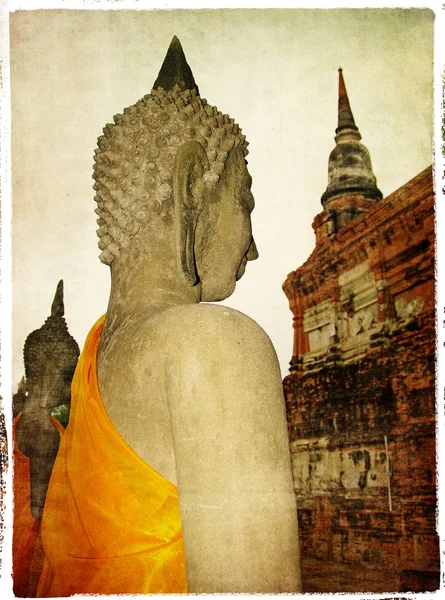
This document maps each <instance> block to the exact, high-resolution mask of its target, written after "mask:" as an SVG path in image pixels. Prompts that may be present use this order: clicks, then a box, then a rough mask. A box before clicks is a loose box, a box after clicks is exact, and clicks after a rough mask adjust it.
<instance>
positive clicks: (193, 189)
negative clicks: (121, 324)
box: [93, 38, 258, 301]
mask: <svg viewBox="0 0 445 600" xmlns="http://www.w3.org/2000/svg"><path fill="white" fill-rule="evenodd" d="M247 153H248V150H247V142H246V139H245V136H244V135H243V134H242V133H241V129H240V128H239V126H238V125H237V124H236V123H235V122H234V120H233V119H232V118H230V117H229V116H228V115H225V114H222V113H221V112H220V111H219V110H218V109H217V108H215V107H213V106H210V105H209V104H208V103H207V101H206V100H205V99H204V98H201V97H200V96H199V91H198V88H197V86H196V84H195V82H194V79H193V75H192V73H191V70H190V67H189V66H188V64H187V62H186V60H185V57H184V54H183V52H182V48H181V45H180V44H179V41H178V40H177V38H173V41H172V43H171V45H170V48H169V51H168V53H167V56H166V58H165V61H164V64H163V66H162V68H161V71H160V73H159V76H158V78H157V80H156V82H155V84H154V86H153V90H152V91H151V93H150V94H148V95H146V96H144V97H143V98H142V99H141V100H139V101H138V102H137V103H136V104H134V105H133V106H130V107H129V108H126V109H124V111H123V114H117V115H115V117H114V124H107V125H106V126H105V128H104V130H103V135H102V136H101V137H100V138H99V139H98V148H97V149H96V151H95V161H96V162H95V165H94V175H93V176H94V179H95V184H94V186H93V187H94V189H95V190H96V196H95V200H96V202H97V208H96V211H95V212H96V213H97V214H98V216H99V219H98V221H97V222H98V224H99V229H98V232H97V233H98V236H99V238H100V241H99V248H100V249H101V251H102V252H101V254H100V260H101V261H102V262H103V263H105V264H108V265H111V264H112V263H113V261H115V260H116V259H118V260H120V259H121V258H122V255H123V254H125V251H126V249H127V248H130V247H131V246H133V245H134V244H137V243H138V240H140V239H141V237H142V236H145V235H146V233H147V231H151V232H157V233H156V235H153V236H152V237H150V238H149V239H150V240H151V239H153V243H156V237H157V238H159V232H162V231H164V232H165V231H167V230H174V235H175V240H176V256H177V260H178V265H179V268H180V271H181V272H182V273H183V275H184V277H185V279H186V281H187V282H188V283H189V284H190V285H192V286H193V285H196V284H197V283H201V286H202V293H201V299H203V300H207V301H209V300H221V299H223V298H225V297H227V296H229V295H230V294H231V293H232V292H233V289H234V287H235V281H236V280H237V279H239V278H240V277H241V276H242V274H243V273H244V268H245V265H246V262H247V260H253V259H255V258H257V256H258V254H257V251H256V248H255V243H254V241H253V238H252V232H251V223H250V212H251V210H252V209H253V204H254V203H253V197H252V194H251V192H250V186H251V177H250V175H249V173H248V171H247V166H246V165H247V163H246V160H245V156H246V155H247ZM161 235H162V234H161Z"/></svg>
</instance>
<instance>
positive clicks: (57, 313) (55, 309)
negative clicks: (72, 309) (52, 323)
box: [51, 279, 65, 317]
mask: <svg viewBox="0 0 445 600" xmlns="http://www.w3.org/2000/svg"><path fill="white" fill-rule="evenodd" d="M64 314H65V306H64V304H63V279H61V280H60V281H59V283H58V284H57V289H56V293H55V295H54V300H53V303H52V305H51V316H52V317H63V315H64Z"/></svg>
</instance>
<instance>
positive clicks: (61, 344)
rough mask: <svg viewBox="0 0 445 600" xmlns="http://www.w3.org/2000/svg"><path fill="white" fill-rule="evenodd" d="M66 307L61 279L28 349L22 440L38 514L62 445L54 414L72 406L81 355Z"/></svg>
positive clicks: (19, 434)
mask: <svg viewBox="0 0 445 600" xmlns="http://www.w3.org/2000/svg"><path fill="white" fill-rule="evenodd" d="M64 313H65V309H64V303H63V281H59V283H58V285H57V289H56V293H55V296H54V300H53V303H52V306H51V315H50V316H49V317H48V318H47V319H46V321H45V323H44V324H43V325H42V327H40V329H36V330H35V331H33V332H32V333H30V334H29V335H28V337H27V338H26V341H25V346H24V349H23V357H24V362H25V374H26V380H25V382H24V384H23V385H22V397H23V398H24V401H23V402H22V407H21V412H22V414H21V417H20V419H19V420H18V423H17V425H16V443H17V446H18V447H19V449H20V451H21V452H22V453H23V454H24V455H25V456H26V457H27V458H29V463H30V486H31V507H30V508H31V513H32V515H33V517H34V518H36V519H40V518H41V517H42V511H43V506H44V503H45V496H46V490H47V487H48V482H49V479H50V476H51V470H52V468H53V464H54V460H55V458H56V454H57V450H58V447H59V433H58V431H57V429H56V427H55V426H54V424H53V423H52V422H51V414H52V413H54V411H55V409H57V408H60V411H56V413H57V414H58V412H60V413H66V414H67V413H68V411H69V403H70V385H71V380H72V377H73V373H74V369H75V368H76V363H77V359H78V357H79V347H78V345H77V342H76V340H75V339H74V338H73V337H72V336H71V335H70V333H69V331H68V327H67V324H66V321H65V318H64ZM23 388H24V390H25V393H23ZM65 424H66V423H64V425H65Z"/></svg>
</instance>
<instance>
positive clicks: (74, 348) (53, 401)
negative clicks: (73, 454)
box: [23, 281, 79, 409]
mask: <svg viewBox="0 0 445 600" xmlns="http://www.w3.org/2000/svg"><path fill="white" fill-rule="evenodd" d="M63 315H64V304H63V281H60V282H59V284H58V286H57V289H56V293H55V296H54V300H53V303H52V306H51V315H50V316H49V317H48V318H47V319H46V321H45V323H44V324H43V325H42V327H40V329H36V330H35V331H33V332H32V333H30V334H29V335H28V337H27V338H26V341H25V346H24V349H23V357H24V362H25V374H26V383H25V387H26V391H27V392H28V402H29V403H30V405H32V406H33V407H34V408H35V409H39V408H42V409H50V408H53V407H55V406H58V405H59V404H69V402H70V399H71V380H72V378H73V375H74V370H75V368H76V364H77V359H78V357H79V346H78V345H77V342H76V340H75V339H74V338H73V337H72V336H71V335H70V333H69V331H68V327H67V324H66V321H65V318H64V316H63Z"/></svg>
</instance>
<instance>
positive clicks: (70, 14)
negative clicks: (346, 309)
mask: <svg viewBox="0 0 445 600" xmlns="http://www.w3.org/2000/svg"><path fill="white" fill-rule="evenodd" d="M433 25H434V14H433V12H432V11H431V10H428V9H383V8H382V9H358V8H357V9H338V10H334V9H329V10H327V9H325V10H323V9H318V10H313V9H266V10H259V9H257V10H256V9H250V10H241V9H238V10H198V11H196V10H193V11H191V10H172V11H164V10H156V11H152V10H149V11H146V10H138V11H135V10H122V11H106V10H99V11H90V10H82V11H74V10H48V11H19V12H15V13H12V14H11V17H10V39H11V49H10V60H11V97H12V197H13V204H12V209H13V231H12V233H13V246H12V257H13V263H12V266H13V279H12V283H13V286H12V291H13V322H12V323H13V330H12V334H13V352H12V361H13V377H12V382H13V386H14V389H16V385H17V384H18V382H19V380H20V378H21V377H22V375H23V360H22V349H23V344H24V341H25V339H26V336H27V335H28V334H29V333H30V332H31V331H33V330H34V329H37V328H39V327H40V326H41V325H42V324H43V322H44V320H45V319H46V318H47V317H48V316H49V313H50V307H51V302H52V299H53V295H54V292H55V289H56V285H57V282H58V281H59V280H60V279H63V280H64V282H65V315H66V319H67V323H68V327H69V330H70V333H71V334H72V335H73V336H74V337H75V339H76V341H77V342H78V344H79V346H80V347H82V346H83V342H84V340H85V337H86V334H87V333H88V331H89V329H90V327H91V326H92V325H93V323H94V322H95V321H96V319H97V318H98V317H99V316H100V315H101V314H103V313H104V312H105V311H106V306H107V300H108V294H109V269H108V267H106V266H105V265H102V264H101V263H100V262H99V260H98V254H99V250H98V248H97V237H96V234H95V230H96V228H97V225H96V223H95V219H96V215H95V213H94V212H93V210H94V208H95V203H94V201H93V196H94V192H93V190H92V184H93V180H92V164H93V158H92V157H93V152H94V148H95V145H96V139H97V137H98V136H99V135H100V134H101V131H102V127H103V126H104V125H105V124H106V123H107V122H110V121H112V117H113V115H114V114H115V113H116V112H121V111H122V109H123V108H124V107H126V106H129V105H131V104H133V103H135V102H136V101H137V100H138V99H139V98H141V97H142V96H143V95H145V94H146V93H148V92H149V91H150V89H151V86H152V84H153V82H154V80H155V79H156V76H157V73H158V71H159V68H160V66H161V63H162V60H163V58H164V56H165V53H166V51H167V48H168V46H169V43H170V41H171V38H172V37H173V35H177V36H178V37H179V39H180V41H181V43H182V46H183V49H184V52H185V55H186V57H187V60H188V62H189V64H190V66H191V68H192V71H193V74H194V76H195V80H196V82H197V84H198V85H199V88H200V92H201V95H202V96H203V97H205V98H207V100H208V101H209V102H210V103H211V104H213V105H216V106H217V107H218V108H219V109H220V110H221V111H222V112H224V113H228V114H229V115H230V116H232V117H234V118H235V120H236V121H237V122H238V123H239V124H240V125H241V127H242V129H243V132H244V133H245V134H246V136H247V139H248V141H249V142H250V145H249V150H250V154H249V156H248V162H249V166H248V168H249V171H250V173H251V175H252V177H253V187H252V191H253V194H254V196H255V200H256V208H255V210H254V213H253V229H254V236H255V239H256V242H257V246H258V249H259V252H260V258H259V259H258V260H257V261H255V262H253V263H250V264H249V265H248V268H247V271H246V274H245V276H244V277H243V278H242V280H241V281H239V282H238V284H237V289H236V291H235V293H234V294H233V296H232V297H231V298H229V299H228V300H226V301H225V302H224V304H226V305H228V306H231V307H233V308H236V309H238V310H240V311H242V312H244V313H246V314H248V315H249V316H250V317H252V318H253V319H255V320H256V321H257V322H258V323H259V324H260V325H261V326H262V327H263V328H264V329H265V330H266V332H267V333H268V334H269V336H270V337H271V339H272V341H273V343H274V345H275V348H276V350H277V353H278V357H279V360H280V364H281V368H282V372H283V375H285V374H286V373H287V368H288V363H289V360H290V358H291V355H292V338H293V330H292V314H291V312H290V310H289V307H288V302H287V299H286V297H285V295H284V293H283V292H282V289H281V286H282V284H283V282H284V280H285V278H286V276H287V274H288V273H289V272H290V271H292V270H294V269H296V268H297V267H298V266H300V265H301V264H302V263H303V262H304V261H305V260H306V259H307V258H308V257H309V255H310V253H311V251H312V249H313V248H314V243H315V236H314V233H313V230H312V227H311V224H312V221H313V218H314V217H315V215H316V214H318V213H319V212H320V211H321V204H320V197H321V195H322V193H323V192H324V190H325V189H326V185H327V164H328V157H329V153H330V151H331V150H332V149H333V147H334V132H335V127H336V119H337V85H338V73H337V69H338V68H339V67H342V68H343V74H344V77H345V81H346V86H347V89H348V94H349V99H350V102H351V106H352V110H353V113H354V117H355V121H356V124H357V125H358V127H359V129H360V132H361V134H362V138H363V139H362V141H363V143H364V144H365V145H366V146H367V148H368V149H369V151H370V154H371V159H372V163H373V168H374V173H375V175H376V177H377V183H378V187H379V188H380V190H381V191H382V192H383V195H384V196H387V195H388V194H390V193H391V192H393V191H394V190H396V189H397V188H399V187H400V186H401V185H403V184H404V183H406V182H407V181H408V180H409V179H411V178H412V177H414V176H416V175H417V174H418V173H419V172H420V171H422V170H423V169H424V168H425V167H427V166H428V165H430V164H431V163H432V142H431V135H432V110H433V90H432V83H433ZM245 360H246V365H248V364H249V362H250V361H254V360H255V357H254V356H246V358H245Z"/></svg>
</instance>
